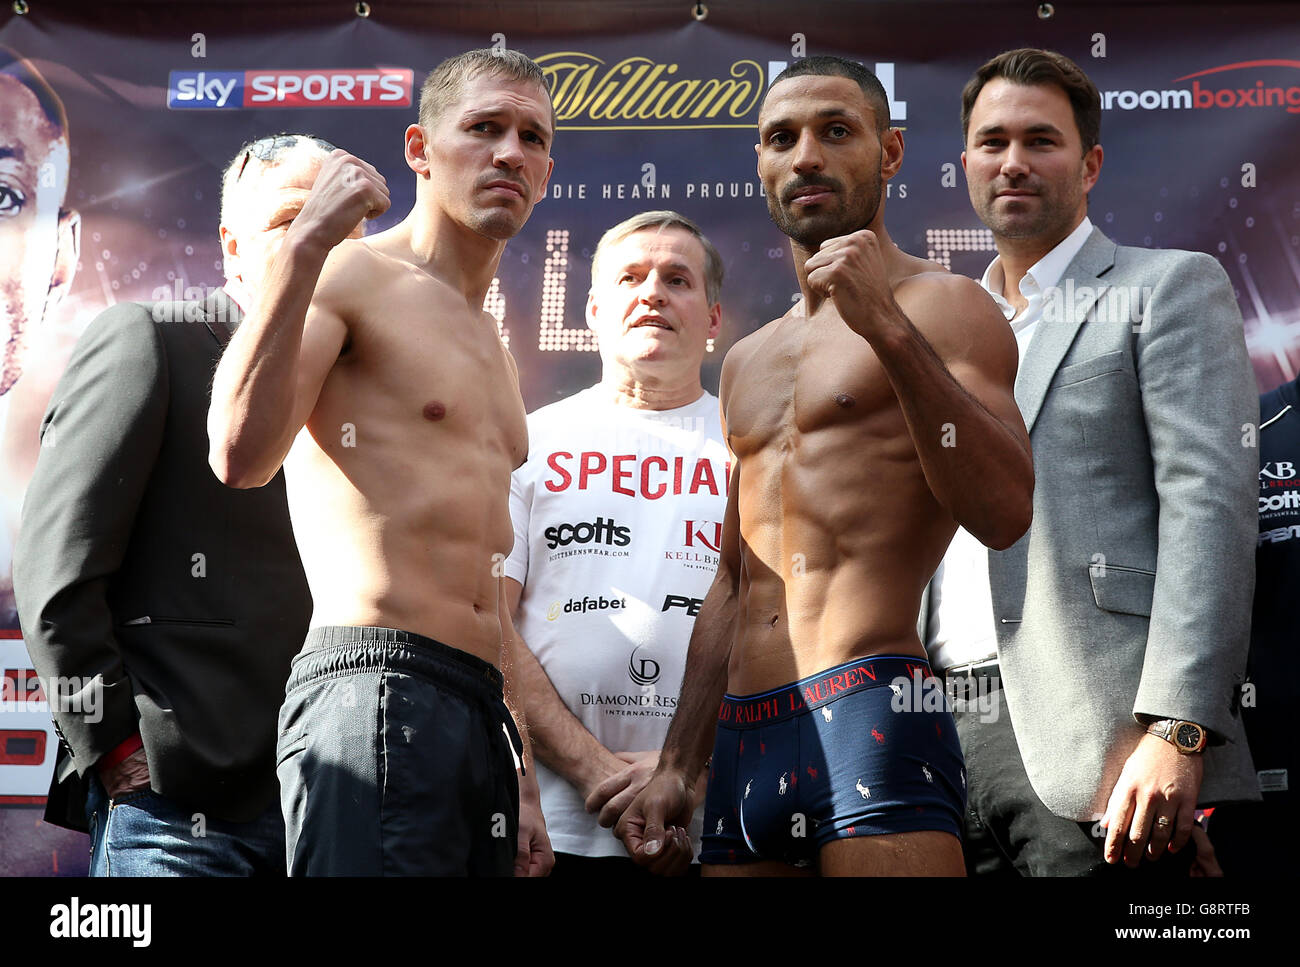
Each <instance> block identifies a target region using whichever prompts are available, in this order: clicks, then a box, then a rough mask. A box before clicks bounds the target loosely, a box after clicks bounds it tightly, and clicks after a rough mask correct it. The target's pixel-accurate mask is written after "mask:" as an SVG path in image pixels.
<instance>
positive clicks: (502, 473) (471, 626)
mask: <svg viewBox="0 0 1300 967" xmlns="http://www.w3.org/2000/svg"><path fill="white" fill-rule="evenodd" d="M401 443H402V441H400V440H394V441H389V442H387V443H385V442H384V441H382V440H380V441H376V440H375V439H374V436H373V435H372V436H371V438H370V442H369V443H368V445H367V446H366V447H365V448H364V449H363V450H361V449H360V448H358V450H353V451H352V452H351V453H347V452H346V448H345V449H344V450H343V452H341V453H340V452H338V451H336V455H335V456H334V458H331V456H328V455H326V454H325V453H324V452H323V451H322V450H321V447H320V446H319V445H318V444H317V443H316V441H315V439H313V438H312V437H311V436H310V434H309V433H308V431H307V430H305V429H304V430H303V431H302V433H301V434H300V435H299V438H298V440H297V442H296V443H295V444H294V447H293V450H292V451H291V453H290V455H289V459H287V460H286V461H285V476H286V479H287V482H288V491H289V510H290V516H291V517H292V520H293V528H294V535H295V537H296V539H297V542H298V548H299V551H300V552H301V554H302V562H303V567H304V570H305V571H306V573H307V581H308V584H309V585H310V587H311V593H312V599H313V602H314V607H313V612H312V621H311V626H312V627H313V628H315V627H321V626H327V625H346V626H358V625H370V626H377V627H384V628H396V629H400V630H402V631H409V632H414V633H416V634H420V635H424V636H426V637H429V638H433V639H435V640H437V641H440V642H442V643H443V644H445V645H449V646H451V647H453V648H459V649H461V650H462V651H466V652H468V653H470V654H471V655H474V656H476V657H478V658H481V659H483V660H484V661H487V662H490V663H491V664H493V665H495V666H500V664H501V625H500V617H499V614H498V585H499V580H500V579H499V577H497V572H499V570H500V566H499V562H500V561H501V560H503V559H504V557H505V556H506V555H508V554H509V553H510V550H511V546H512V544H513V540H514V534H513V530H512V528H511V526H510V516H509V498H508V494H509V486H510V483H509V481H510V470H509V466H508V462H507V461H506V460H505V459H504V458H501V459H492V458H491V456H490V454H486V453H485V452H484V448H481V447H478V448H471V449H467V450H465V451H464V452H462V453H461V454H460V455H459V459H458V458H457V455H456V454H454V453H448V452H442V453H435V452H428V451H426V452H424V453H419V452H416V448H414V447H411V446H405V447H403V446H402V445H401ZM332 449H333V448H332ZM385 449H387V450H389V451H390V452H388V453H385V452H384V451H385ZM363 457H364V459H362V458H363ZM336 459H337V460H339V461H340V462H341V463H342V464H343V466H342V468H341V467H340V465H339V463H336V462H335V460H336ZM497 464H500V465H499V466H497Z"/></svg>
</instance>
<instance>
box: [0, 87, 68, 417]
mask: <svg viewBox="0 0 1300 967" xmlns="http://www.w3.org/2000/svg"><path fill="white" fill-rule="evenodd" d="M67 184H68V142H67V140H66V139H65V138H64V136H63V134H62V133H61V132H60V131H59V130H58V128H57V126H56V125H54V124H53V123H52V122H51V121H50V120H49V118H47V117H46V116H45V113H44V112H43V111H42V110H41V106H40V103H39V102H38V101H37V99H36V95H35V94H33V93H32V91H31V90H30V89H29V88H28V87H27V86H26V85H24V84H23V83H21V82H20V81H18V80H17V79H16V78H14V77H10V76H6V75H3V74H0V395H3V394H5V393H7V392H9V390H10V389H12V388H13V385H14V383H16V382H17V381H18V377H19V376H21V375H22V371H23V362H24V357H25V355H26V353H27V350H28V347H29V346H30V345H31V343H32V338H33V332H32V330H33V328H34V327H35V326H37V325H38V324H39V323H40V321H41V319H42V318H43V317H44V315H45V312H46V307H47V305H52V304H54V303H55V302H56V301H57V300H58V298H59V297H60V296H61V295H62V294H63V292H64V290H66V288H67V286H68V283H69V282H70V281H71V278H72V272H73V271H74V269H75V266H76V252H75V247H76V238H75V234H76V216H75V215H73V214H65V215H62V216H61V215H60V212H59V206H60V205H61V204H62V202H63V196H64V192H65V191H66V189H67ZM61 243H62V244H63V245H64V246H66V249H67V251H62V252H61V251H60V246H61Z"/></svg>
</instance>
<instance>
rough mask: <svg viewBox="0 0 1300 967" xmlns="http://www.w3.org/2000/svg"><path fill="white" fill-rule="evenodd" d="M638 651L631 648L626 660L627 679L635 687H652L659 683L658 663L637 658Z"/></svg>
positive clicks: (650, 659)
mask: <svg viewBox="0 0 1300 967" xmlns="http://www.w3.org/2000/svg"><path fill="white" fill-rule="evenodd" d="M638 650H639V649H636V648H633V649H632V654H631V655H629V656H628V659H627V677H628V678H630V679H632V681H633V682H634V683H635V684H637V685H653V684H654V683H655V682H657V681H659V662H657V661H655V660H654V659H653V658H637V656H636V653H637V651H638Z"/></svg>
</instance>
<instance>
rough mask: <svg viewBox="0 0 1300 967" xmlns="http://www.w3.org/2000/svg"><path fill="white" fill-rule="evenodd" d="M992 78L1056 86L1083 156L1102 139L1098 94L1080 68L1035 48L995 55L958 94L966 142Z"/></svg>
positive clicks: (1071, 62) (1030, 84)
mask: <svg viewBox="0 0 1300 967" xmlns="http://www.w3.org/2000/svg"><path fill="white" fill-rule="evenodd" d="M995 77H1001V78H1003V79H1005V80H1007V81H1010V82H1011V83H1012V84H1023V85H1025V86H1028V87H1032V86H1036V85H1039V84H1055V85H1056V86H1057V87H1059V88H1060V89H1061V90H1062V91H1063V92H1065V96H1066V97H1068V98H1069V99H1070V107H1071V108H1073V109H1074V126H1075V127H1076V128H1078V129H1079V139H1080V140H1081V141H1082V142H1083V150H1084V153H1085V154H1086V153H1087V152H1088V151H1089V150H1090V149H1091V148H1092V146H1093V145H1095V144H1097V143H1098V142H1100V140H1101V95H1100V94H1098V93H1097V85H1096V84H1094V83H1093V82H1092V81H1091V80H1090V79H1089V78H1088V75H1087V74H1085V73H1084V72H1083V70H1082V68H1080V67H1079V65H1078V64H1076V63H1075V62H1074V61H1072V60H1070V58H1068V57H1066V56H1065V55H1064V54H1058V53H1057V52H1056V51H1054V50H1039V49H1038V48H1036V47H1021V48H1019V49H1018V50H1008V51H1005V52H1004V53H1001V54H998V56H996V57H994V58H993V59H992V60H991V61H989V62H988V63H986V64H985V65H984V66H983V67H981V68H980V69H979V70H977V71H976V72H975V74H974V76H973V77H971V79H970V80H969V81H967V82H966V87H965V88H964V89H963V90H962V92H961V137H962V142H963V143H965V141H966V136H967V134H968V131H969V128H970V114H971V111H972V110H973V109H974V107H975V99H976V98H978V97H979V96H980V91H981V90H983V89H984V85H985V84H987V83H988V82H989V81H991V80H993V79H994V78H995Z"/></svg>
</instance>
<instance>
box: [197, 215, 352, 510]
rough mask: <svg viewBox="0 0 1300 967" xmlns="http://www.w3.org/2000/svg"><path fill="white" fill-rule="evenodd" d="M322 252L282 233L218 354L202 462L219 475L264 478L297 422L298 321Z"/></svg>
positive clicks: (248, 481)
mask: <svg viewBox="0 0 1300 967" xmlns="http://www.w3.org/2000/svg"><path fill="white" fill-rule="evenodd" d="M327 255H328V250H324V251H322V250H321V248H320V246H319V245H315V244H312V243H310V242H299V241H298V240H297V239H295V238H294V237H293V236H292V234H290V236H289V237H288V238H286V239H285V242H284V245H283V246H282V247H281V249H280V252H279V253H278V254H277V256H276V258H275V261H274V263H273V264H272V267H271V269H270V271H269V273H268V275H267V278H266V280H265V283H264V285H263V288H262V292H261V298H260V299H259V302H258V305H257V306H256V308H254V310H253V311H252V312H251V313H250V314H249V315H248V316H247V317H246V318H245V319H244V320H243V322H242V323H241V324H240V326H239V329H238V330H237V331H236V332H235V335H234V336H233V338H232V339H231V340H230V344H229V345H228V346H227V347H226V350H225V352H224V353H223V355H222V357H221V362H220V364H219V365H218V366H217V370H216V374H215V375H214V377H213V380H212V403H211V406H210V408H209V410H208V442H209V452H208V462H209V464H210V465H211V466H212V469H213V471H214V472H215V473H216V474H217V476H218V477H219V478H220V479H221V480H223V481H224V482H225V483H228V484H230V485H232V486H258V485H260V484H262V483H265V482H266V481H267V480H269V479H270V478H271V477H273V476H274V475H275V472H276V470H278V469H279V467H280V464H281V463H282V462H283V461H284V457H285V455H286V454H287V453H288V452H289V448H290V447H291V446H292V445H293V439H294V436H295V435H296V434H297V432H298V430H299V429H301V426H294V425H293V424H294V422H295V419H294V415H295V412H296V410H297V407H296V406H295V402H296V395H297V389H298V369H299V361H300V357H301V353H302V337H303V325H304V323H305V321H306V318H307V310H308V308H309V307H310V305H311V299H312V293H313V291H314V290H315V287H316V283H317V281H318V280H319V278H320V273H321V269H322V268H323V266H324V264H325V258H326V256H327Z"/></svg>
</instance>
